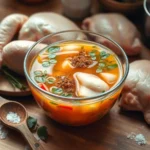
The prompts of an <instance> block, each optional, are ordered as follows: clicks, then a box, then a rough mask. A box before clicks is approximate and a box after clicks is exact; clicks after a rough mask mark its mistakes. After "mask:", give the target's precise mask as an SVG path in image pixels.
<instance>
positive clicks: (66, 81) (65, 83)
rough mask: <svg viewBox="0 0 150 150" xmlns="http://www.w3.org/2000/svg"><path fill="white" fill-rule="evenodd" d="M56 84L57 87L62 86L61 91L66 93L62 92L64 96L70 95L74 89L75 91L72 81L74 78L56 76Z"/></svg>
mask: <svg viewBox="0 0 150 150" xmlns="http://www.w3.org/2000/svg"><path fill="white" fill-rule="evenodd" d="M56 86H57V87H58V88H62V89H63V91H64V92H65V93H66V94H65V93H64V94H63V95H64V96H65V95H66V96H67V97H68V96H70V94H72V93H74V91H75V82H74V80H73V79H70V78H69V77H67V76H58V77H57V82H56ZM67 93H68V94H67Z"/></svg>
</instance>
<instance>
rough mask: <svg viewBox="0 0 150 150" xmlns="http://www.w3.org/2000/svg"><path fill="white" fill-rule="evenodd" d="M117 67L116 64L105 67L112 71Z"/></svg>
mask: <svg viewBox="0 0 150 150" xmlns="http://www.w3.org/2000/svg"><path fill="white" fill-rule="evenodd" d="M117 67H118V65H117V64H112V65H108V66H107V68H108V69H114V68H117Z"/></svg>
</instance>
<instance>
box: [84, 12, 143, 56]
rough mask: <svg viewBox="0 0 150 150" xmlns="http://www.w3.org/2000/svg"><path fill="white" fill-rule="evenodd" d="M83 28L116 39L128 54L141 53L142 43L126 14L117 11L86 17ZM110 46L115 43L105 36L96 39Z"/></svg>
mask: <svg viewBox="0 0 150 150" xmlns="http://www.w3.org/2000/svg"><path fill="white" fill-rule="evenodd" d="M82 28H83V29H85V30H90V31H93V32H95V33H99V34H102V35H104V36H106V37H108V38H112V39H113V40H115V41H116V42H117V43H118V44H120V46H121V47H122V48H123V49H124V50H125V52H126V53H127V54H128V55H136V54H138V53H140V51H141V49H142V44H141V41H140V34H139V32H138V30H137V28H136V27H135V25H134V24H133V23H132V22H131V21H129V20H128V19H127V18H126V17H125V16H123V15H121V14H116V13H107V14H97V15H94V16H92V17H89V18H87V19H85V20H84V21H83V23H82ZM95 41H96V42H100V43H102V44H104V45H105V46H108V47H109V48H114V47H113V45H112V44H111V43H110V42H109V41H108V40H106V39H104V38H97V39H95Z"/></svg>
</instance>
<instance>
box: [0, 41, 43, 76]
mask: <svg viewBox="0 0 150 150" xmlns="http://www.w3.org/2000/svg"><path fill="white" fill-rule="evenodd" d="M34 43H35V42H32V41H23V40H22V41H21V40H20V41H19V40H18V41H13V42H10V43H9V44H7V45H6V46H5V47H4V48H3V51H2V59H3V61H2V64H5V65H6V66H7V67H8V68H10V69H11V70H13V71H15V72H16V73H19V74H21V75H24V71H23V61H24V57H25V55H26V53H27V51H28V50H29V48H30V47H31V46H32V45H33V44H34ZM45 46H46V45H45V44H39V45H38V46H37V47H35V48H36V53H38V52H39V51H40V50H41V49H42V48H44V47H45ZM33 55H35V53H34V54H33Z"/></svg>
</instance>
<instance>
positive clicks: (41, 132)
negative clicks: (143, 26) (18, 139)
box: [27, 116, 49, 141]
mask: <svg viewBox="0 0 150 150" xmlns="http://www.w3.org/2000/svg"><path fill="white" fill-rule="evenodd" d="M27 125H28V128H29V129H30V131H32V132H37V135H38V137H39V138H40V139H41V140H42V141H47V139H48V136H49V135H48V131H47V127H46V126H39V125H38V122H37V119H36V118H34V117H31V116H29V117H28V119H27Z"/></svg>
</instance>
